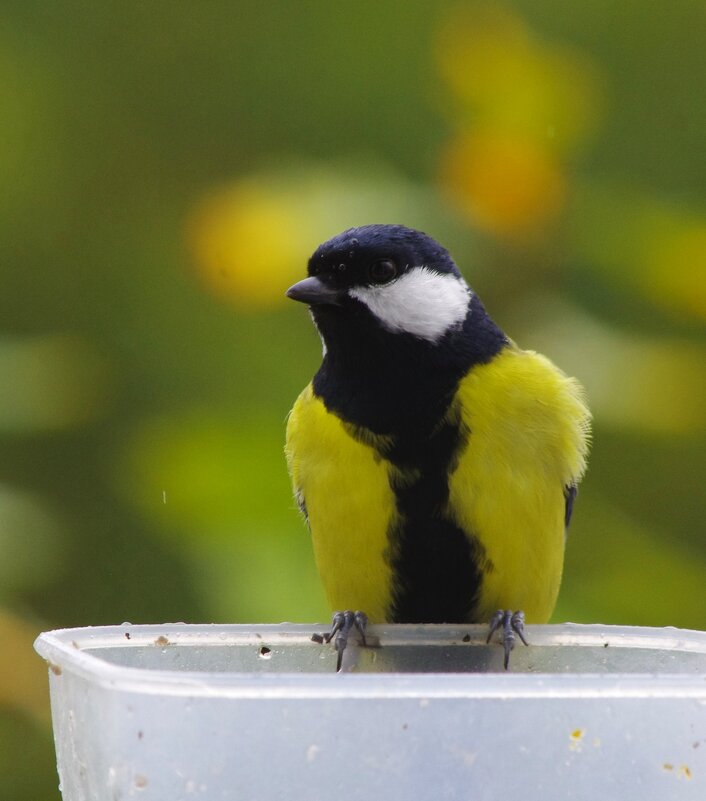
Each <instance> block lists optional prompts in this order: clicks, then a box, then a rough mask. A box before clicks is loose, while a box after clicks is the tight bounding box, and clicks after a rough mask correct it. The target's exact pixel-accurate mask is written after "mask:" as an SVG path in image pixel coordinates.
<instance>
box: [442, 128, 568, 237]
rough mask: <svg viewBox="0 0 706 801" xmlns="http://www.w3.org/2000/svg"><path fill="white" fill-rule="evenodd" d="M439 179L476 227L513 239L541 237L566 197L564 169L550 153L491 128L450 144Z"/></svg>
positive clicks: (443, 159)
mask: <svg viewBox="0 0 706 801" xmlns="http://www.w3.org/2000/svg"><path fill="white" fill-rule="evenodd" d="M441 180H442V187H443V189H444V190H445V191H446V192H447V194H448V195H449V197H450V199H451V200H452V201H453V202H454V203H455V204H456V205H457V206H458V207H459V209H460V210H461V211H462V212H464V213H465V214H466V215H468V217H469V218H470V219H471V220H472V221H473V222H474V223H475V224H476V225H478V226H479V227H481V228H483V229H485V230H487V231H491V232H493V233H498V234H503V235H506V236H508V237H510V238H512V237H516V238H520V239H526V238H532V237H533V236H535V235H538V234H539V233H540V232H541V231H542V230H543V229H544V228H545V227H546V226H547V224H548V223H549V222H550V221H551V220H553V219H554V218H555V217H556V216H557V215H558V214H559V212H560V211H561V208H562V206H563V203H564V199H565V196H566V186H565V180H564V177H563V174H562V170H561V167H560V165H559V164H558V163H557V161H556V160H555V159H554V158H553V157H552V156H551V155H550V153H549V152H547V151H546V150H545V149H543V148H541V147H539V146H538V145H535V144H534V143H532V142H530V141H527V140H523V139H517V138H513V137H508V136H503V135H499V134H495V133H493V132H490V131H483V132H479V133H476V134H471V135H466V136H462V137H460V138H458V139H456V140H455V141H453V142H451V143H450V145H449V146H448V147H447V149H446V151H445V152H444V153H443V156H442V165H441Z"/></svg>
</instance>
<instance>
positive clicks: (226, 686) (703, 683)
mask: <svg viewBox="0 0 706 801" xmlns="http://www.w3.org/2000/svg"><path fill="white" fill-rule="evenodd" d="M325 629H326V626H325V625H321V624H318V625H310V624H290V623H282V624H262V625H253V624H247V625H238V624H227V625H219V624H203V625H201V624H199V625H197V624H186V623H166V624H162V625H131V624H129V623H125V624H122V625H119V626H101V627H85V628H74V629H57V630H54V631H49V632H44V633H42V634H40V635H39V637H38V638H37V640H36V641H35V643H34V647H35V649H36V651H37V652H38V653H39V655H40V656H42V657H43V658H44V659H45V660H46V661H47V662H48V664H49V668H50V670H51V672H52V673H53V674H54V675H55V677H56V678H57V679H60V678H61V675H63V673H64V671H67V672H69V673H71V674H75V675H77V676H80V677H82V678H83V679H85V680H87V681H89V682H91V683H93V684H97V685H99V686H102V687H105V688H108V689H114V690H120V691H127V692H134V693H145V694H151V695H172V696H190V697H218V698H236V699H237V698H239V699H256V698H257V699H263V698H271V699H277V698H290V699H293V698H301V699H322V698H341V697H346V698H383V697H384V698H424V699H433V698H504V699H508V698H626V697H630V698H676V697H679V698H694V699H699V700H702V701H703V702H704V703H706V673H705V674H699V675H694V674H667V673H663V674H652V675H648V674H620V673H607V674H588V673H586V674H582V673H564V674H546V673H545V674H542V673H535V674H520V673H517V674H513V673H463V674H459V673H453V674H451V673H447V674H440V673H434V674H425V673H344V674H335V673H330V674H329V673H258V674H255V673H235V672H233V673H228V672H217V673H216V672H213V673H209V672H186V671H185V672H175V671H169V670H148V669H144V668H134V667H124V666H120V665H114V664H111V663H109V662H106V661H104V660H102V659H100V657H99V656H96V655H95V654H92V653H86V652H85V651H84V650H83V649H85V648H90V649H100V648H109V647H135V646H144V645H146V644H152V645H155V646H158V647H169V645H170V644H171V645H174V644H179V645H182V646H184V645H193V646H205V645H209V644H214V645H215V644H218V645H227V644H228V643H229V642H230V643H231V644H236V643H243V641H246V642H247V641H250V642H252V644H253V645H256V644H258V643H264V642H267V644H268V645H272V644H282V645H284V644H286V642H287V641H289V642H290V643H294V642H304V641H306V640H309V638H310V636H311V633H312V632H313V631H324V630H325ZM369 631H370V634H371V635H372V636H377V637H378V638H379V639H380V643H381V644H382V645H384V644H385V643H387V644H393V643H397V644H399V643H410V642H413V643H415V644H417V645H420V644H424V643H429V644H431V643H433V642H439V641H447V642H459V641H461V639H462V637H464V636H465V635H467V634H470V635H471V641H470V644H471V645H473V644H481V643H484V642H485V636H486V633H487V627H485V626H463V627H460V626H447V625H426V626H417V625H398V626H371V627H370V629H369ZM126 634H129V635H130V636H129V639H128V638H127V637H126ZM161 637H164V638H166V641H165V642H164V643H162V642H157V641H158V640H159V638H161ZM528 638H531V643H532V645H538V646H541V645H545V646H546V645H573V646H596V645H604V644H605V643H608V644H609V645H610V646H611V647H615V648H626V647H630V648H659V649H665V650H671V651H681V652H691V653H706V632H702V631H693V630H689V629H677V628H673V627H666V628H646V627H637V626H603V625H600V624H592V625H579V624H573V623H565V624H561V625H547V626H528Z"/></svg>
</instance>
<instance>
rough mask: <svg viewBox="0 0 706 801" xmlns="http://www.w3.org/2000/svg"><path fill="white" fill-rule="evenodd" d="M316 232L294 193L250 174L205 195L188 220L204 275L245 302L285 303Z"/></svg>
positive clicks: (257, 305)
mask: <svg viewBox="0 0 706 801" xmlns="http://www.w3.org/2000/svg"><path fill="white" fill-rule="evenodd" d="M312 238H313V234H312V231H311V229H310V226H308V225H307V223H306V220H305V219H303V218H302V216H301V215H300V214H299V212H298V208H297V205H296V204H295V203H294V202H292V198H289V197H287V196H286V195H283V194H276V193H274V192H269V191H267V189H265V188H264V187H262V186H258V185H257V184H256V183H253V182H251V181H248V180H245V181H242V182H240V183H236V184H234V185H232V186H230V187H225V188H224V189H220V190H217V191H214V192H212V193H211V194H210V195H208V196H206V197H205V198H203V199H202V200H201V201H200V202H199V203H198V204H197V206H196V208H195V209H194V211H193V213H192V215H191V218H190V220H189V223H188V241H189V245H190V248H191V252H192V254H193V258H194V264H195V267H196V269H197V271H198V274H199V276H200V277H201V279H202V281H203V282H204V284H205V285H206V286H207V287H208V288H209V289H210V290H211V291H212V292H213V293H214V294H216V295H217V296H218V297H221V298H223V299H224V300H227V301H229V302H231V303H233V304H235V305H236V306H238V307H242V308H248V307H250V308H254V309H262V308H269V307H276V306H279V305H280V304H283V303H284V294H283V291H284V289H286V287H287V286H289V285H290V284H291V283H293V282H294V281H295V280H296V278H297V276H298V275H300V274H301V273H302V265H303V264H305V263H306V259H307V258H308V256H309V255H310V252H311V248H312V244H311V243H312ZM283 288H284V289H283Z"/></svg>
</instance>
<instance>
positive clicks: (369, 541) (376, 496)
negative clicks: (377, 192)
mask: <svg viewBox="0 0 706 801" xmlns="http://www.w3.org/2000/svg"><path fill="white" fill-rule="evenodd" d="M286 296H287V297H288V298H290V299H292V300H295V301H299V302H301V303H303V304H306V305H307V306H308V307H309V312H310V315H311V318H312V320H313V322H314V324H315V326H316V329H317V330H318V333H319V335H320V338H321V341H322V345H323V358H322V362H321V365H320V366H319V368H318V370H317V371H316V373H315V375H314V377H313V379H312V380H311V381H310V382H309V384H308V385H307V386H306V387H305V388H304V390H303V391H302V392H301V394H300V395H299V397H298V398H297V400H296V402H295V403H294V406H293V408H292V411H291V412H290V414H289V416H288V419H287V431H286V445H285V453H286V459H287V464H288V469H289V473H290V477H291V480H292V485H293V491H294V496H295V499H296V501H297V504H298V506H299V509H300V511H301V513H302V515H303V516H304V519H305V521H306V523H307V524H308V527H309V529H310V532H311V538H312V542H313V551H314V557H315V561H316V564H317V569H318V572H319V574H320V577H321V579H322V582H323V585H324V589H325V592H326V596H327V598H328V601H329V603H330V605H331V608H332V609H333V610H335V612H334V615H333V622H332V628H331V631H330V632H329V633H328V634H327V635H325V637H324V639H325V640H326V642H328V641H330V640H331V638H332V637H333V638H334V642H335V645H336V649H337V650H338V652H339V654H338V668H339V669H340V667H341V657H342V653H343V650H345V647H346V644H347V641H348V636H349V634H350V633H351V631H354V630H355V629H357V630H358V631H359V632H360V633H361V635H362V637H363V642H365V639H364V637H365V627H366V625H367V623H368V621H370V622H371V623H455V624H466V623H467V624H471V623H488V624H489V626H490V630H489V633H488V641H490V639H491V637H492V635H493V634H494V632H495V631H496V630H499V634H500V636H501V639H502V644H503V648H504V665H505V668H506V669H507V667H508V660H509V656H510V651H511V650H512V649H513V647H514V644H515V635H517V636H519V637H520V638H521V639H522V641H523V642H524V643H525V644H527V639H526V637H525V629H524V623H525V620H526V621H527V622H528V623H545V622H547V621H548V620H549V618H550V616H551V614H552V612H553V610H554V606H555V603H556V600H557V595H558V592H559V586H560V582H561V576H562V570H563V562H564V548H565V539H566V532H567V529H568V526H569V522H570V520H571V516H572V511H573V507H574V501H575V498H576V493H577V487H578V484H579V482H580V480H581V478H582V476H583V474H584V471H585V468H586V462H587V455H588V448H589V441H590V419H591V415H590V412H589V409H588V407H587V403H586V399H585V393H584V390H583V388H582V386H581V385H580V383H579V382H578V381H577V380H576V379H574V378H571V377H569V376H567V375H565V374H564V373H563V372H562V371H561V370H560V369H559V368H558V367H556V366H555V365H554V364H553V363H552V362H551V361H550V360H549V359H547V358H546V357H545V356H543V355H541V354H539V353H536V352H534V351H532V350H522V349H521V348H520V347H518V345H516V344H515V342H514V341H513V340H512V339H510V338H509V337H508V336H507V335H506V334H505V333H504V332H503V331H502V330H501V328H500V327H499V326H498V325H497V324H496V323H495V322H494V321H493V320H492V319H491V317H490V316H489V314H488V313H487V312H486V310H485V308H484V306H483V304H482V302H481V300H480V298H479V297H478V295H477V294H476V293H475V292H474V291H473V289H471V287H470V286H469V284H468V283H467V282H466V280H465V279H464V277H463V276H462V274H461V272H460V270H459V268H458V267H457V266H456V263H455V261H454V260H453V258H452V256H451V255H450V254H449V252H448V251H447V250H446V249H445V248H444V247H443V246H442V245H440V244H439V243H438V242H437V241H436V240H435V239H433V238H432V237H431V236H429V235H427V234H425V233H423V232H421V231H418V230H416V229H413V228H409V227H406V226H404V225H397V224H373V225H363V226H360V227H355V228H350V229H348V230H346V231H344V232H343V233H340V234H338V235H336V236H334V237H333V238H331V239H329V240H328V241H326V242H324V243H323V244H321V245H320V246H319V247H318V248H317V249H316V250H315V252H314V253H313V255H312V256H311V258H310V260H309V262H308V271H307V277H306V278H304V279H303V280H300V281H299V282H297V283H295V284H294V285H293V286H292V287H290V288H289V289H288V290H287V291H286Z"/></svg>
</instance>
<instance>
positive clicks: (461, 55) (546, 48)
mask: <svg viewBox="0 0 706 801" xmlns="http://www.w3.org/2000/svg"><path fill="white" fill-rule="evenodd" d="M436 57H437V62H438V65H439V70H440V73H441V75H442V77H443V78H444V80H445V82H446V83H447V85H448V86H449V88H450V90H451V97H452V100H453V102H452V104H451V107H450V112H451V116H452V122H453V124H454V126H455V128H456V129H457V131H459V133H457V134H456V135H455V136H454V137H453V139H452V141H451V142H450V143H448V144H447V146H446V147H445V149H444V150H443V152H442V156H441V167H440V180H441V184H442V188H443V189H444V191H445V192H446V194H447V195H448V196H450V198H451V199H452V200H453V202H454V203H455V204H456V205H457V207H458V208H459V209H460V210H461V212H462V213H463V214H464V215H465V216H466V217H467V218H469V219H470V220H471V221H472V222H473V224H474V225H476V226H478V227H480V228H482V229H484V230H486V231H489V232H490V233H492V234H494V235H496V236H498V237H501V238H506V239H508V240H511V241H514V242H515V243H520V244H528V243H530V242H533V241H535V240H538V239H540V240H541V239H542V238H543V236H544V235H545V234H546V233H547V228H548V224H549V223H551V222H552V221H553V220H554V219H555V218H556V217H557V216H558V215H559V214H560V212H561V211H562V209H563V207H564V204H565V200H566V195H567V183H568V177H567V169H566V166H567V159H568V157H569V156H570V155H572V154H573V153H574V152H575V151H576V150H577V149H578V148H579V147H580V146H582V145H583V144H584V143H585V142H586V140H587V139H588V138H589V137H590V135H591V134H592V133H593V131H594V130H595V128H596V127H597V125H598V121H599V119H600V106H601V92H600V85H599V84H600V81H599V77H598V75H597V72H596V70H595V69H594V67H593V65H592V64H591V63H590V62H589V61H588V60H587V59H586V58H585V57H584V56H583V55H582V54H581V53H579V52H578V51H576V50H574V49H572V48H570V47H567V46H564V45H554V44H549V43H546V42H542V41H539V40H538V39H536V38H535V37H534V36H533V34H532V32H531V31H530V30H529V28H528V27H527V25H526V24H525V23H524V21H523V20H522V19H521V18H520V17H519V16H518V15H517V14H515V13H514V12H513V11H511V10H510V9H508V8H504V7H503V6H502V5H498V4H495V3H493V4H490V3H476V4H473V5H471V6H468V7H463V8H461V9H457V10H455V11H453V12H451V14H450V15H449V16H448V18H447V19H446V21H445V23H444V24H443V25H442V27H441V29H440V31H439V34H438V37H437V42H436Z"/></svg>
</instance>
